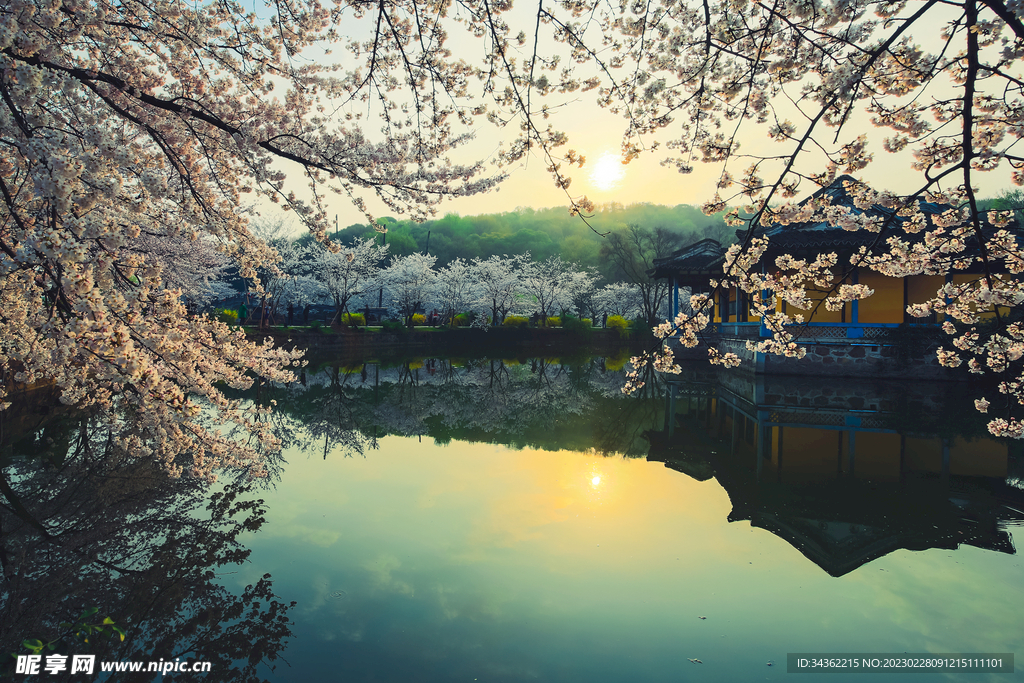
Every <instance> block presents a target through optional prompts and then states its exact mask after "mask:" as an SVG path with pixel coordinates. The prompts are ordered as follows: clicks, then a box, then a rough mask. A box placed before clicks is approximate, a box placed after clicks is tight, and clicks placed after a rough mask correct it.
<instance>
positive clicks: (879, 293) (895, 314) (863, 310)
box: [858, 269, 903, 323]
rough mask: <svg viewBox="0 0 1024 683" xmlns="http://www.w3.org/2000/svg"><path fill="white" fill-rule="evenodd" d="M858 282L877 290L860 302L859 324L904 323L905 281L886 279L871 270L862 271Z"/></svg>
mask: <svg viewBox="0 0 1024 683" xmlns="http://www.w3.org/2000/svg"><path fill="white" fill-rule="evenodd" d="M858 282H859V283H860V284H862V285H867V286H868V287H870V288H871V289H873V290H875V293H874V294H872V295H871V296H869V297H868V298H867V299H864V300H863V301H861V302H860V304H859V307H860V311H859V314H858V322H862V323H901V322H903V280H902V279H899V278H892V277H885V276H884V275H879V274H878V273H875V272H873V271H870V270H863V269H862V270H860V272H859V273H858Z"/></svg>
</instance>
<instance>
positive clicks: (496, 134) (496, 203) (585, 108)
mask: <svg viewBox="0 0 1024 683" xmlns="http://www.w3.org/2000/svg"><path fill="white" fill-rule="evenodd" d="M534 9H535V8H534V6H533V5H526V4H524V3H517V4H516V6H515V8H514V9H513V10H511V11H510V13H509V15H507V17H506V18H509V19H510V20H512V23H514V22H515V20H517V19H518V20H520V21H522V22H525V23H524V25H525V26H527V28H529V29H530V31H527V33H528V34H530V33H532V27H533V21H534V19H535V18H534V16H533V11H534ZM518 15H522V16H518ZM936 22H937V23H936ZM941 23H942V20H941V18H940V17H939V16H937V17H936V18H935V19H934V20H932V21H931V23H930V24H923V25H922V28H921V30H922V31H923V32H924V33H923V34H919V35H915V36H914V38H915V39H916V42H918V44H919V45H920V46H921V47H922V48H923V49H924V50H925V51H926V52H933V51H937V50H940V49H941V43H942V41H941V38H940V30H941V28H942V27H941ZM368 29H369V25H367V24H365V20H363V22H360V21H355V22H348V21H346V23H345V30H346V32H348V33H349V38H353V39H364V40H365V39H366V37H367V35H368V33H366V31H367V30H368ZM512 33H513V34H514V29H513V31H512ZM448 45H449V47H452V48H453V50H454V55H455V56H454V57H453V58H464V59H465V60H466V61H467V62H470V63H481V62H480V59H481V54H482V52H481V49H482V43H481V42H479V41H477V40H475V39H473V38H470V37H467V36H465V35H460V33H459V31H453V32H452V36H450V40H449V43H448ZM530 45H532V43H527V47H529V46H530ZM335 47H337V46H335ZM545 49H547V50H548V51H549V52H550V53H551V54H555V53H557V52H558V51H559V50H561V49H564V47H560V46H559V44H557V43H554V42H553V41H551V40H550V39H548V41H547V44H546V45H545V44H544V43H543V42H542V44H541V52H542V53H543V52H544V51H545ZM345 54H346V52H345V51H343V50H336V51H335V52H333V53H332V54H331V56H327V54H326V53H321V55H317V54H315V51H314V53H310V54H307V55H304V56H306V57H307V58H310V59H312V60H314V61H319V60H320V59H328V60H332V61H333V60H340V63H341V64H342V65H343V66H344V68H345V69H351V68H356V67H357V66H358V64H355V63H351V64H350V63H346V62H345V58H344V55H345ZM526 56H527V55H525V54H521V58H523V57H526ZM566 61H569V60H566ZM583 75H584V76H585V75H586V74H583ZM950 92H951V91H950V90H949V89H948V82H946V83H943V82H941V80H937V81H935V82H933V83H932V84H931V85H930V86H929V89H928V90H927V91H926V95H925V97H926V98H930V97H934V96H936V95H948V94H950ZM789 94H790V95H791V96H795V97H798V93H789ZM596 99H597V92H596V91H590V92H576V93H572V94H569V95H557V96H550V97H549V99H548V100H546V103H547V104H548V105H549V106H550V107H551V115H550V119H548V120H547V121H542V120H540V119H539V117H538V120H537V123H538V124H539V125H541V126H543V125H545V124H548V123H550V124H551V125H552V126H553V127H554V128H555V129H558V130H562V131H564V132H565V133H567V134H568V136H569V143H568V144H567V145H565V146H564V147H561V148H559V149H558V150H557V152H558V153H564V152H565V151H566V150H569V149H573V150H576V151H577V152H579V153H580V154H583V155H584V156H585V157H586V158H587V164H586V166H585V167H584V168H582V169H579V168H573V169H571V170H570V171H569V172H568V175H570V176H571V177H572V179H573V182H572V185H571V187H570V188H569V194H570V195H572V197H574V198H579V197H582V196H583V195H586V196H587V197H589V198H590V199H591V200H592V201H594V202H595V203H597V204H599V205H600V204H603V203H609V202H617V203H621V204H626V205H628V204H634V203H656V204H666V205H676V204H694V205H700V204H703V203H704V202H706V201H709V200H710V199H712V197H713V196H714V193H715V185H716V182H717V179H718V177H719V175H720V173H721V171H722V166H721V164H719V163H716V164H702V163H700V162H699V161H698V162H696V163H694V171H693V173H691V174H688V175H681V174H679V173H678V172H677V171H676V170H675V169H674V168H672V167H669V166H662V165H661V163H660V162H661V161H662V160H663V159H664V158H665V152H664V149H665V148H664V146H663V147H662V148H661V149H659V150H656V151H654V152H647V153H645V154H643V155H641V156H640V157H639V158H638V159H636V160H634V161H633V162H632V163H630V164H629V165H628V166H622V165H621V164H617V163H616V158H617V157H618V155H619V153H620V143H621V136H622V134H623V132H624V130H625V128H626V122H625V119H623V118H622V117H620V116H619V115H616V114H613V113H611V112H609V111H607V110H604V109H602V108H601V107H599V106H598V105H597V104H596ZM485 101H486V100H483V99H477V100H474V102H485ZM538 101H539V98H538ZM772 105H773V107H774V108H775V110H776V113H777V115H778V116H779V117H780V118H788V119H790V120H792V121H794V122H795V123H797V125H798V126H799V125H800V122H801V121H802V120H804V119H803V116H802V115H801V114H800V112H798V111H796V109H795V108H794V107H793V106H792V105H791V104H789V103H788V102H786V100H784V99H782V98H780V101H775V102H773V103H772ZM363 106H365V105H363ZM360 115H361V116H363V117H364V118H363V129H364V132H366V133H367V134H368V135H370V136H372V135H373V133H375V132H376V128H377V126H378V124H377V121H379V120H380V119H379V118H378V117H379V112H377V111H374V110H373V106H371V107H370V108H369V109H363V110H361V111H360ZM770 124H771V121H769V122H768V123H764V124H757V123H756V122H755V121H753V120H747V121H744V122H743V125H742V127H741V132H740V136H739V140H740V152H741V153H753V154H755V155H778V154H786V153H787V152H788V151H789V146H788V145H780V144H779V143H775V142H773V141H771V140H770V139H769V137H768V130H769V127H770ZM517 127H518V121H515V120H513V122H512V123H510V124H509V125H508V127H507V129H498V128H496V127H494V126H493V125H491V124H489V123H488V122H487V121H486V120H484V118H483V117H478V118H477V119H476V124H475V125H474V130H475V131H476V139H475V140H474V141H473V142H472V143H471V144H470V145H468V146H466V147H464V148H461V149H457V150H455V152H454V153H453V154H452V155H451V158H452V160H453V161H455V162H457V163H467V162H472V161H476V160H479V159H492V158H493V157H494V156H495V154H496V153H497V152H498V150H499V148H500V146H501V144H502V143H503V142H506V143H507V141H509V140H511V139H512V137H513V136H514V134H515V132H516V129H517ZM678 129H679V126H678V125H677V124H676V125H671V126H669V127H668V128H667V129H665V130H664V131H662V133H661V134H660V135H659V136H658V137H657V138H650V139H646V140H645V141H644V143H645V145H647V146H650V145H651V143H654V142H658V143H660V144H661V145H664V144H665V143H666V142H667V141H668V140H670V139H671V138H672V137H673V136H675V135H676V134H678ZM721 132H722V133H723V134H725V135H729V134H731V132H732V131H731V129H728V130H727V129H726V128H725V127H723V129H722V130H721ZM832 134H833V129H823V131H822V134H821V135H819V136H816V138H817V139H818V140H819V141H820V142H822V143H823V144H825V145H826V146H827V147H829V148H831V149H836V148H837V147H839V146H841V145H842V144H843V143H845V142H849V141H851V140H853V139H855V138H856V137H857V136H858V135H860V134H866V135H867V136H868V140H869V143H870V148H871V149H872V150H873V151H874V156H875V159H874V163H873V164H871V165H870V166H869V167H868V168H867V169H865V170H863V171H861V172H859V173H857V174H855V175H856V176H857V177H859V178H861V179H863V180H866V181H868V182H870V183H871V184H873V185H874V186H876V187H877V188H879V189H889V190H895V191H897V192H911V191H913V190H916V189H917V188H918V187H920V185H921V178H920V175H919V173H918V172H916V171H913V170H912V169H911V164H912V161H913V159H912V157H911V156H910V153H909V151H904V152H902V153H900V154H891V153H888V152H886V151H884V150H883V149H882V146H881V141H882V138H883V137H885V136H886V135H889V134H891V131H883V130H880V129H877V128H875V127H874V126H873V125H872V123H871V121H870V118H869V116H868V115H867V114H866V113H864V112H863V111H860V112H858V113H855V114H854V115H853V116H852V117H851V119H850V120H849V121H848V122H847V124H846V126H845V127H844V129H843V131H842V135H841V137H840V139H839V140H838V142H837V141H833V140H832ZM789 144H792V143H789ZM809 147H810V146H808V148H805V150H806V152H807V154H805V156H806V157H807V158H806V161H805V162H804V169H803V170H806V171H814V172H819V171H821V170H823V163H822V160H821V157H820V156H819V157H812V156H810V154H812V150H810V149H809ZM749 163H750V161H749V160H748V159H742V158H737V159H733V160H732V161H730V165H729V171H730V172H731V173H732V174H733V175H734V176H738V175H739V174H740V173H742V171H743V170H744V169H745V168H746V167H747V166H748V165H749ZM545 167H546V162H545V160H544V159H542V158H540V157H537V156H534V157H532V158H529V159H527V160H524V162H523V163H520V164H518V165H516V166H515V167H512V168H509V169H507V170H508V171H509V177H508V178H507V179H506V180H505V182H504V183H502V185H501V187H500V189H499V190H498V191H496V192H489V193H485V194H482V195H477V196H472V197H463V198H458V199H455V200H451V201H444V202H442V203H441V204H440V205H439V206H437V207H436V211H437V216H438V217H441V216H443V215H444V214H446V213H457V214H460V215H463V216H468V215H476V214H481V213H496V212H504V211H514V210H515V209H517V208H519V207H531V208H546V207H557V206H565V207H568V205H569V199H568V198H567V197H566V195H565V193H563V192H562V191H561V190H559V189H557V188H556V187H555V185H554V182H553V181H552V179H551V176H550V175H549V174H548V173H547V171H546V170H545ZM616 167H618V168H616ZM490 169H491V171H492V172H493V171H496V169H494V167H493V166H491V167H490ZM282 170H284V171H285V172H286V173H294V172H295V171H297V169H288V168H286V167H282ZM563 171H565V167H563ZM762 175H763V176H764V177H765V179H766V180H768V179H770V178H771V174H770V173H768V172H767V170H765V171H764V172H763V174H762ZM615 176H618V177H615ZM295 177H296V178H297V177H299V175H298V174H296V175H295ZM975 178H976V182H977V187H978V189H979V190H980V193H981V196H983V197H988V196H995V195H997V194H999V193H1000V192H1001V191H1002V190H1004V189H1007V188H1008V187H1009V174H1008V173H1007V172H1006V170H1005V168H1004V169H1003V170H1001V171H996V172H993V173H988V174H981V173H979V174H975ZM296 189H298V190H299V191H300V192H301V191H302V190H301V185H300V186H299V187H297V188H296ZM814 189H815V188H814V187H812V186H811V184H810V183H805V184H804V186H803V187H801V191H800V194H799V196H798V197H797V199H798V200H799V199H802V198H803V197H805V196H807V195H808V194H810V193H811V192H812V191H813V190H814ZM366 197H367V200H368V201H367V206H368V208H369V210H370V211H371V212H372V213H373V214H374V215H375V216H377V217H382V216H395V217H396V218H401V217H402V216H399V215H397V214H396V213H395V212H394V211H392V210H389V209H387V208H386V207H385V206H384V205H383V204H382V203H380V202H378V201H374V199H373V198H372V196H370V195H367V196H366ZM734 203H736V204H739V203H740V202H739V201H736V202H734ZM328 206H329V208H330V210H331V211H334V212H336V214H337V217H338V223H339V224H340V226H341V227H345V226H347V225H350V224H352V223H363V222H365V218H364V217H363V215H362V214H361V213H360V212H359V211H358V210H357V209H356V208H355V207H354V206H352V205H351V204H350V203H348V200H347V199H346V198H344V197H342V196H335V197H331V198H328Z"/></svg>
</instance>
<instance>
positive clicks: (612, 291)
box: [594, 282, 643, 319]
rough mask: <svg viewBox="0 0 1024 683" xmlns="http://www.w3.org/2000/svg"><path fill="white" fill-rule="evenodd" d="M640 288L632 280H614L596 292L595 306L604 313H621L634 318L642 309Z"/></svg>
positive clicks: (624, 316)
mask: <svg viewBox="0 0 1024 683" xmlns="http://www.w3.org/2000/svg"><path fill="white" fill-rule="evenodd" d="M642 304H643V298H642V297H641V295H640V288H639V287H637V286H636V285H635V284H633V283H631V282H613V283H612V284H610V285H605V286H604V287H602V288H601V289H599V290H597V292H596V293H595V294H594V308H595V309H597V310H598V311H600V312H601V314H603V315H621V316H622V317H623V318H628V319H632V318H634V317H635V316H637V315H638V314H639V313H640V311H641V306H642Z"/></svg>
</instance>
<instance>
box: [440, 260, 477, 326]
mask: <svg viewBox="0 0 1024 683" xmlns="http://www.w3.org/2000/svg"><path fill="white" fill-rule="evenodd" d="M476 289H477V285H476V282H475V281H474V277H473V266H472V264H470V263H467V262H466V261H463V260H462V259H460V258H457V259H455V260H454V261H452V262H451V263H449V264H448V265H447V266H445V267H444V268H441V269H439V270H438V271H437V277H436V279H435V280H434V291H433V294H432V296H431V298H432V299H433V300H434V301H436V302H437V303H438V304H439V305H440V307H441V316H442V319H443V320H445V321H446V322H452V323H453V324H454V322H453V321H454V319H455V316H456V315H458V314H459V313H461V312H462V311H463V310H465V309H466V308H467V306H468V305H469V302H471V301H472V300H473V299H474V293H475V291H476Z"/></svg>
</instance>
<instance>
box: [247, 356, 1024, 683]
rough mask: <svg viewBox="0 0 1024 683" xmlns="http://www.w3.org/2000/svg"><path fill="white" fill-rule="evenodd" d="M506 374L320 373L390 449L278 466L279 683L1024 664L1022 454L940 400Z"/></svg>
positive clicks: (314, 456)
mask: <svg viewBox="0 0 1024 683" xmlns="http://www.w3.org/2000/svg"><path fill="white" fill-rule="evenodd" d="M538 362H540V363H542V365H543V367H541V368H540V369H539V372H540V374H541V377H540V378H538V367H537V363H538ZM437 363H440V366H437V365H435V364H437ZM416 365H417V364H415V363H414V364H413V366H416ZM351 370H354V368H350V371H351ZM363 370H367V372H363ZM432 370H433V371H432ZM497 371H498V373H505V374H499V376H498V380H497V381H498V382H503V384H500V385H496V384H495V383H494V382H492V380H494V378H495V376H496V375H495V363H494V362H491V361H486V362H483V363H477V364H476V365H473V364H470V366H469V367H451V366H450V365H448V364H447V363H444V362H440V361H427V362H426V365H425V366H424V367H412V368H408V367H406V368H390V369H385V370H381V369H379V368H376V367H368V368H363V369H360V371H359V373H356V372H350V374H348V375H342V373H340V372H339V373H335V374H333V375H332V374H331V372H330V371H327V372H326V373H325V372H321V373H320V374H319V375H316V376H315V377H316V378H317V380H316V381H315V382H314V381H313V379H314V376H312V375H311V377H310V378H308V380H309V383H308V387H307V390H306V391H307V395H308V392H313V393H316V394H318V395H319V401H320V404H319V407H320V409H328V410H329V408H328V406H329V405H330V401H329V400H328V398H329V397H330V396H332V395H334V396H339V395H349V396H353V397H362V398H363V399H369V400H368V401H367V402H368V403H370V404H373V403H374V400H373V396H371V392H373V391H376V392H377V393H376V395H375V396H376V406H375V407H374V408H372V409H370V408H368V407H367V406H366V405H364V406H363V410H365V411H368V414H365V415H364V418H371V421H372V418H375V419H377V420H378V421H379V422H381V426H380V427H379V431H380V433H382V434H383V433H390V434H392V435H388V436H383V437H381V438H378V439H376V440H375V441H367V439H366V437H365V435H364V436H363V437H362V438H361V439H358V440H357V441H358V442H359V443H358V445H359V448H356V449H355V450H353V448H351V444H352V439H351V438H350V439H349V440H347V441H346V440H345V439H337V443H335V442H334V441H332V439H331V437H330V436H324V437H322V438H323V439H324V443H325V445H326V447H325V448H320V447H319V442H316V440H313V442H315V443H317V447H316V448H314V447H313V443H304V444H303V445H304V446H305V447H304V448H301V447H293V448H289V449H287V450H286V452H285V455H284V458H285V460H287V463H286V464H282V467H281V472H280V480H279V483H278V484H277V486H276V488H275V489H274V490H273V491H269V492H267V494H266V498H267V501H268V504H269V506H270V512H269V515H268V523H267V524H266V526H265V527H264V528H263V529H262V530H261V531H260V532H258V533H256V534H253V535H252V536H251V537H248V538H246V539H245V544H246V545H247V546H248V547H250V548H252V549H253V555H252V557H251V564H250V565H248V566H247V567H246V568H245V569H244V571H243V572H241V573H240V574H239V575H238V577H237V580H238V582H239V584H242V583H246V582H250V581H252V580H253V579H254V578H255V577H257V576H258V575H260V574H262V573H264V572H269V573H270V574H272V576H273V577H274V580H275V590H276V592H277V593H278V594H279V595H281V596H282V597H284V598H285V599H288V600H295V601H296V602H297V603H298V604H297V606H296V608H295V610H294V612H293V615H292V616H293V618H294V619H295V622H296V623H295V627H294V638H293V639H292V642H291V645H290V646H289V647H288V649H287V651H286V652H285V657H286V659H287V660H288V662H290V664H291V667H290V668H289V667H287V666H280V667H278V670H277V672H276V673H275V675H274V676H273V678H272V680H278V681H308V680H344V681H473V680H479V681H528V680H538V681H591V682H593V681H609V682H611V681H627V680H637V681H679V680H716V681H742V680H761V679H765V680H770V679H776V678H782V677H786V676H787V675H789V674H787V673H786V654H787V653H788V652H933V653H942V652H1017V651H1021V650H1022V648H1021V647H1020V646H1021V645H1022V641H1024V597H1022V595H1021V585H1022V579H1024V570H1022V567H1021V562H1020V559H1019V557H1018V556H1017V555H1016V554H1015V551H1014V547H1013V536H1014V534H1015V533H1016V532H1017V530H1018V529H1019V526H1018V520H1019V519H1020V518H1021V517H1024V515H1021V513H1020V512H1019V511H1020V510H1021V509H1024V508H1022V506H1021V502H1022V501H1024V495H1021V494H1022V492H1021V491H1020V489H1019V481H1018V480H1017V479H1015V476H1014V471H1015V470H1014V467H1015V466H1016V458H1014V457H1013V456H1012V455H1011V452H1010V449H1008V447H1007V445H1006V444H1005V443H997V442H996V441H994V440H990V439H985V438H983V437H980V438H971V437H972V436H975V435H968V436H966V437H965V436H963V435H962V434H960V433H957V430H956V429H953V430H952V431H950V429H949V425H948V418H944V414H943V411H944V410H952V411H954V414H957V411H958V408H957V406H955V405H954V406H949V405H947V402H948V397H947V396H945V395H943V394H944V392H945V391H946V390H948V389H949V387H950V385H935V386H933V387H922V388H918V389H917V390H916V392H909V395H907V394H908V392H906V391H901V390H899V388H894V387H892V386H885V385H877V384H870V383H869V384H865V385H862V386H861V385H858V386H852V387H850V386H848V387H845V389H844V390H843V391H841V392H839V394H838V395H837V393H836V392H835V391H834V388H832V387H830V386H829V383H827V382H817V383H816V382H807V381H803V382H796V383H793V382H790V383H789V384H785V383H782V384H780V383H779V382H775V383H774V384H772V383H769V385H768V386H765V384H764V382H763V381H761V382H754V381H753V380H750V381H748V382H746V383H744V381H743V380H736V379H733V380H731V383H730V385H729V386H726V385H723V384H722V383H721V382H720V381H716V379H715V378H707V377H705V378H702V379H703V380H704V381H696V382H694V381H690V382H681V383H680V384H678V385H669V386H661V387H655V388H652V389H653V391H652V392H651V393H649V394H648V395H647V397H646V398H641V399H626V398H622V397H619V396H618V395H617V394H616V392H617V389H618V386H619V382H621V377H620V376H619V374H618V373H616V372H613V371H612V370H609V369H608V367H607V364H606V363H603V361H601V360H600V359H598V360H593V361H588V362H587V363H585V364H583V367H580V366H579V365H577V366H575V367H571V366H569V365H562V364H561V363H558V362H555V363H544V362H543V361H532V362H531V361H528V362H526V363H523V364H515V365H509V364H506V363H502V362H501V361H497ZM381 372H383V373H384V377H383V378H382V377H381V376H380V373H381ZM446 373H447V374H446ZM545 373H546V376H544V375H545ZM346 377H347V378H348V380H347V382H346V379H345V378H346ZM371 385H373V386H374V389H370V388H369V387H370V386H371ZM953 386H955V385H953ZM332 392H333V394H332ZM346 392H348V393H347V394H346ZM382 392H383V396H382ZM456 394H458V395H459V396H460V397H461V398H462V399H463V400H465V401H467V403H464V404H460V405H458V406H455V405H452V404H451V403H449V401H451V400H453V399H452V397H453V396H455V395H456ZM669 397H671V398H669ZM821 397H824V399H823V398H821ZM805 399H806V400H805ZM531 400H532V401H535V402H536V403H537V405H536V406H531V405H529V404H528V402H529V401H531ZM766 401H767V403H766ZM801 403H807V404H810V405H806V406H801V405H800V404H801ZM850 403H853V404H854V405H857V406H858V410H857V411H852V410H850V408H849V405H850ZM538 407H540V408H542V409H540V410H537V409H536V408H538ZM882 409H885V410H882ZM374 411H376V412H374ZM495 411H497V413H496V414H495ZM313 412H314V411H311V413H310V414H312V413H313ZM915 417H916V418H918V419H916V421H915ZM385 418H389V419H390V421H391V428H390V429H389V428H388V425H386V424H383V423H384V422H387V419H385ZM758 418H760V420H759V419H758ZM929 418H931V420H930V424H929ZM943 419H944V420H945V422H942V420H943ZM311 422H315V419H313V420H311ZM851 425H852V426H851ZM967 428H968V425H966V423H965V425H964V429H967ZM974 429H975V431H977V426H976V425H975V426H974ZM929 430H931V431H929ZM403 431H404V432H406V433H407V434H409V435H405V436H403V435H395V434H394V432H399V433H402V432H403ZM960 431H963V430H960ZM901 432H902V433H901ZM452 433H456V434H457V433H464V434H467V435H470V436H471V437H473V438H471V439H468V440H459V439H458V438H452ZM524 433H526V434H530V435H532V437H531V438H524V437H523V434H524ZM588 434H589V436H590V444H589V446H588V444H587V438H586V437H587V435H588ZM640 434H643V437H640V436H639V435H640ZM297 441H299V442H301V441H302V438H301V437H299V438H297ZM758 441H760V442H761V447H760V450H759V449H758ZM780 441H781V442H782V444H781V449H780ZM566 443H571V444H572V445H573V446H574V447H575V450H570V449H567V448H565V447H560V445H561V446H564V444H566ZM609 444H612V445H617V446H618V447H620V448H621V449H622V450H623V451H625V453H623V452H621V451H620V452H614V451H608V450H603V451H601V450H595V449H603V448H605V447H607V446H608V445H609ZM858 446H859V448H858ZM360 450H361V452H359V451H360ZM851 450H852V453H853V457H852V458H851ZM658 460H663V461H664V462H659V461H658ZM758 461H760V463H761V464H760V467H759V466H758ZM1008 481H1009V482H1010V483H1007V482H1008ZM908 548H909V549H908ZM691 660H700V663H696V662H693V661H691ZM769 664H772V665H771V666H769ZM1019 670H1020V669H1019V668H1018V671H1019ZM1014 676H1019V674H1002V675H983V674H964V675H962V676H959V677H957V676H927V675H921V674H918V675H917V678H918V679H935V680H938V679H942V680H972V681H973V680H988V679H991V680H1007V679H1009V678H1013V677H1014ZM834 677H835V678H836V679H837V680H838V679H840V678H842V677H841V676H834ZM812 678H818V679H822V678H824V677H820V676H815V677H812ZM843 680H845V679H843Z"/></svg>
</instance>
